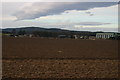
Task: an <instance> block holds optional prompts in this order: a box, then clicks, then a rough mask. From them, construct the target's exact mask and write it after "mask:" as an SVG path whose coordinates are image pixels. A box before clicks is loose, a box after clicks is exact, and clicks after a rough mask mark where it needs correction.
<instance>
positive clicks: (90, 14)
mask: <svg viewBox="0 0 120 80" xmlns="http://www.w3.org/2000/svg"><path fill="white" fill-rule="evenodd" d="M85 13H86V14H88V15H89V16H93V15H94V14H92V13H91V12H85Z"/></svg>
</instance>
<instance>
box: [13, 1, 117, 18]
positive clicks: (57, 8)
mask: <svg viewBox="0 0 120 80" xmlns="http://www.w3.org/2000/svg"><path fill="white" fill-rule="evenodd" d="M112 5H117V2H39V3H32V5H28V6H25V7H23V8H22V9H21V10H20V11H18V12H16V13H14V14H13V16H16V17H17V19H18V20H24V19H35V18H39V17H41V16H47V15H55V14H60V13H62V12H64V11H66V10H89V9H92V8H96V7H109V6H112ZM92 15H93V14H91V16H92Z"/></svg>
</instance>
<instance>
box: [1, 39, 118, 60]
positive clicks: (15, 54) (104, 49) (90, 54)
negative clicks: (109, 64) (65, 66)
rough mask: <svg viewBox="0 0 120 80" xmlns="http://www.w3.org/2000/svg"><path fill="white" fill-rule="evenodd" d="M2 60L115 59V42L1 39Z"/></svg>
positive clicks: (116, 47) (116, 55)
mask: <svg viewBox="0 0 120 80" xmlns="http://www.w3.org/2000/svg"><path fill="white" fill-rule="evenodd" d="M2 51H3V58H39V59H40V58H42V59H45V58H47V59H48V58H65V59H66V58H69V59H71V58H72V59H117V57H118V41H116V40H75V39H46V38H10V37H9V38H3V46H2Z"/></svg>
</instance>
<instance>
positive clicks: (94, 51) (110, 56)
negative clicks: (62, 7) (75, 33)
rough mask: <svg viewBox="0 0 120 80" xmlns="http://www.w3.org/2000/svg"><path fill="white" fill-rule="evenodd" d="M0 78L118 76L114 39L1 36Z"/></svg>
mask: <svg viewBox="0 0 120 80" xmlns="http://www.w3.org/2000/svg"><path fill="white" fill-rule="evenodd" d="M2 53H3V54H2V57H3V77H5V78H7V77H12V78H117V76H118V74H117V73H118V62H117V61H118V60H117V57H118V41H117V40H79V39H53V38H49V39H48V38H38V37H33V38H28V37H24V38H14V37H3V46H2Z"/></svg>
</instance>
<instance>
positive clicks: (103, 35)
mask: <svg viewBox="0 0 120 80" xmlns="http://www.w3.org/2000/svg"><path fill="white" fill-rule="evenodd" d="M111 37H116V33H97V34H96V38H98V39H109V38H111Z"/></svg>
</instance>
